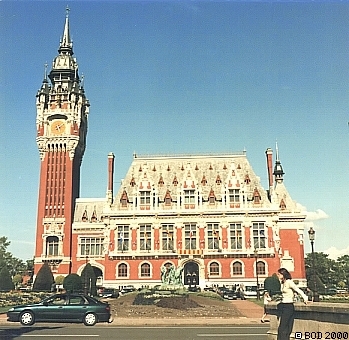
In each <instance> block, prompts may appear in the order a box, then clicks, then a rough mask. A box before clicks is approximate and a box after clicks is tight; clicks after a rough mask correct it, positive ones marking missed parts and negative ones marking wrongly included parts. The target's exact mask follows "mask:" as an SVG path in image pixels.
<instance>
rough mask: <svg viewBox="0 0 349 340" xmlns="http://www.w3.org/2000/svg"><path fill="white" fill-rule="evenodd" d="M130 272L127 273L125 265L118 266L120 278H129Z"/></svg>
mask: <svg viewBox="0 0 349 340" xmlns="http://www.w3.org/2000/svg"><path fill="white" fill-rule="evenodd" d="M127 276H128V271H127V265H126V264H125V263H120V264H119V265H118V277H127Z"/></svg>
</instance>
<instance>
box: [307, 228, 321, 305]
mask: <svg viewBox="0 0 349 340" xmlns="http://www.w3.org/2000/svg"><path fill="white" fill-rule="evenodd" d="M308 234H309V240H310V244H311V262H312V264H311V265H312V267H313V273H312V274H313V281H314V300H313V301H314V302H319V301H320V299H319V294H318V292H317V284H316V272H315V254H314V241H315V230H314V229H313V227H310V229H309V230H308Z"/></svg>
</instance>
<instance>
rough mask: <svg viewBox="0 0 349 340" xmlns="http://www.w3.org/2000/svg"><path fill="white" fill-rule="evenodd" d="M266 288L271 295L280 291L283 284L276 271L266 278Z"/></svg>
mask: <svg viewBox="0 0 349 340" xmlns="http://www.w3.org/2000/svg"><path fill="white" fill-rule="evenodd" d="M264 289H265V290H266V291H268V292H269V294H270V295H271V296H273V295H275V294H279V293H280V289H281V284H280V281H279V279H278V277H277V275H276V274H275V273H274V274H273V275H272V276H269V277H267V278H266V279H265V280H264Z"/></svg>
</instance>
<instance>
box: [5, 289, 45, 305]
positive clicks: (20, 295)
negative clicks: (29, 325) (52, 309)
mask: <svg viewBox="0 0 349 340" xmlns="http://www.w3.org/2000/svg"><path fill="white" fill-rule="evenodd" d="M50 295H51V293H49V292H18V291H12V292H6V293H5V292H0V307H7V306H17V305H25V304H28V303H37V302H40V301H41V300H42V299H44V298H46V297H47V296H50Z"/></svg>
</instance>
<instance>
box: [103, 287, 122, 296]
mask: <svg viewBox="0 0 349 340" xmlns="http://www.w3.org/2000/svg"><path fill="white" fill-rule="evenodd" d="M98 296H99V297H101V298H118V297H119V291H118V290H117V289H114V288H104V289H102V290H100V292H99V293H98Z"/></svg>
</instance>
